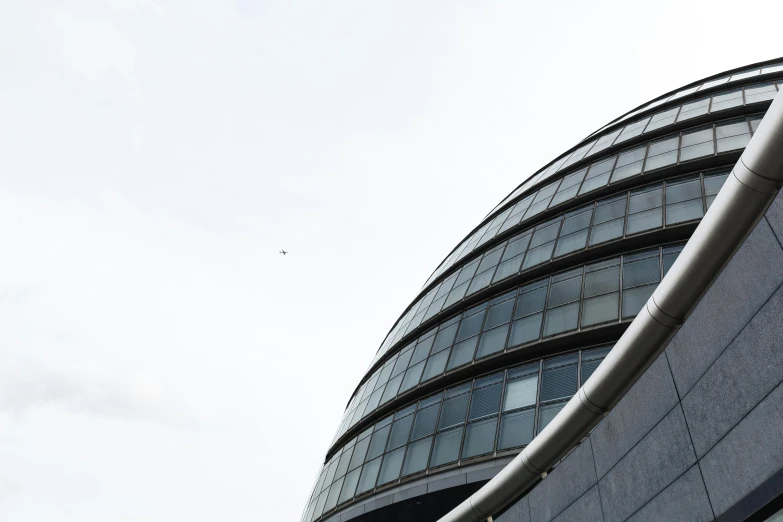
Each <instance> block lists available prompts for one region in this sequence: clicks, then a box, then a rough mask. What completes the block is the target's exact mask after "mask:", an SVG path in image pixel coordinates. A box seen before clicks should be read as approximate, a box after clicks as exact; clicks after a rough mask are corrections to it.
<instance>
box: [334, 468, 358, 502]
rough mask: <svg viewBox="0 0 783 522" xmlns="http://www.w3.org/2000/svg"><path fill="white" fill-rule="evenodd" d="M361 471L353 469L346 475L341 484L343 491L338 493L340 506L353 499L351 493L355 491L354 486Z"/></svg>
mask: <svg viewBox="0 0 783 522" xmlns="http://www.w3.org/2000/svg"><path fill="white" fill-rule="evenodd" d="M361 471H362V470H361V469H355V470H353V471H351V472H350V473H348V475H346V477H345V482H343V489H342V491H340V499H339V500H338V502H339V503H340V504H342V503H343V502H345V501H346V500H348V499H349V498H353V492H354V491H356V485H357V484H358V483H359V474H360V473H361Z"/></svg>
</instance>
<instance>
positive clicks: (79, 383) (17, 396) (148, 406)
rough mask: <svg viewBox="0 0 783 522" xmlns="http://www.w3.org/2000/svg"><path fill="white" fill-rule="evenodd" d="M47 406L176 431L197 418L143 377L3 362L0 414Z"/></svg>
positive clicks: (94, 368) (97, 369) (0, 366)
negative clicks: (169, 428)
mask: <svg viewBox="0 0 783 522" xmlns="http://www.w3.org/2000/svg"><path fill="white" fill-rule="evenodd" d="M47 406H51V407H57V408H61V409H64V410H65V411H68V412H71V413H75V414H84V415H94V416H98V417H109V418H125V419H134V420H146V421H154V422H159V423H161V424H165V425H169V426H175V427H183V426H187V425H192V424H193V420H194V419H193V418H192V416H191V415H190V413H189V411H188V409H187V408H186V407H185V405H184V404H182V403H181V402H180V401H179V400H178V399H177V398H176V397H175V396H174V394H173V392H172V391H171V390H169V389H168V388H167V387H166V386H165V385H163V384H162V383H160V382H159V381H156V380H155V379H153V378H151V377H150V376H149V375H146V374H144V373H136V374H116V373H112V372H109V371H106V370H105V369H103V368H100V367H97V366H85V367H70V368H57V369H54V368H46V367H45V366H43V365H41V364H38V363H35V362H26V363H23V362H21V361H15V362H11V361H9V360H8V359H6V360H5V362H4V363H0V412H6V413H10V414H11V415H14V416H17V417H21V416H24V415H25V414H27V413H28V412H29V411H31V410H34V409H37V408H43V407H47Z"/></svg>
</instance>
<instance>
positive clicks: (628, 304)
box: [623, 283, 658, 319]
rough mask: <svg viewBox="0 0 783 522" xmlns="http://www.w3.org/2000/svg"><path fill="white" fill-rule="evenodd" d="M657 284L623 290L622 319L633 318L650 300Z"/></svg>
mask: <svg viewBox="0 0 783 522" xmlns="http://www.w3.org/2000/svg"><path fill="white" fill-rule="evenodd" d="M657 286H658V283H655V284H652V285H647V286H640V287H638V288H633V289H630V290H623V319H626V318H629V317H634V316H635V315H636V314H638V313H639V310H641V309H642V308H643V307H644V305H645V303H647V300H648V299H649V298H650V296H651V295H652V293H653V292H654V291H655V288H656V287H657Z"/></svg>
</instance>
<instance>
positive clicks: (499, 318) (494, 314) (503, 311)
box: [484, 299, 514, 330]
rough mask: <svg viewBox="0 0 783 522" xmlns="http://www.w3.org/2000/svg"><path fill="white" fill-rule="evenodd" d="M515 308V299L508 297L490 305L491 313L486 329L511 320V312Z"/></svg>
mask: <svg viewBox="0 0 783 522" xmlns="http://www.w3.org/2000/svg"><path fill="white" fill-rule="evenodd" d="M513 309H514V300H513V299H508V300H507V301H503V302H502V303H499V304H496V305H494V306H490V307H489V314H488V315H487V320H486V322H485V323H484V330H489V329H491V328H494V327H496V326H499V325H501V324H506V323H507V322H509V321H510V320H511V312H512V311H513Z"/></svg>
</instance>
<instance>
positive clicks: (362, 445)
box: [348, 437, 370, 469]
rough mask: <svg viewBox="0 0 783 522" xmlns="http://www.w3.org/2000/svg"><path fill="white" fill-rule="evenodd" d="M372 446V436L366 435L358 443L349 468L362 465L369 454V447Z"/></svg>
mask: <svg viewBox="0 0 783 522" xmlns="http://www.w3.org/2000/svg"><path fill="white" fill-rule="evenodd" d="M369 446H370V437H365V438H363V439H362V440H360V441H359V442H357V443H356V446H355V447H354V450H353V455H352V456H351V463H350V465H349V466H348V469H354V468H355V467H357V466H360V465H361V464H362V463H363V462H364V457H365V456H366V455H367V448H368V447H369Z"/></svg>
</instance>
